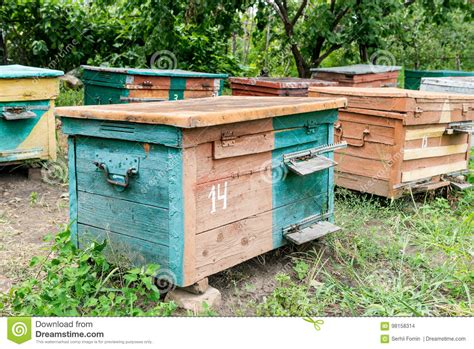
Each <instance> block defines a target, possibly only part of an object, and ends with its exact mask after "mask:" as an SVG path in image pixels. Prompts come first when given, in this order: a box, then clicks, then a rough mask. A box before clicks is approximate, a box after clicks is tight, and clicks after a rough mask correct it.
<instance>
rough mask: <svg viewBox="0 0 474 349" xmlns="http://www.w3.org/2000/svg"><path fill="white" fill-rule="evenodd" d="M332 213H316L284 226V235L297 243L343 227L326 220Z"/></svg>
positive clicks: (302, 242) (299, 243)
mask: <svg viewBox="0 0 474 349" xmlns="http://www.w3.org/2000/svg"><path fill="white" fill-rule="evenodd" d="M329 217H330V214H328V213H326V214H323V215H314V216H310V217H307V218H305V219H303V220H302V221H301V222H299V223H297V224H292V225H290V226H287V227H285V228H283V236H284V237H285V238H286V239H287V240H289V241H291V242H293V243H294V244H296V245H301V244H304V243H306V242H309V241H312V240H315V239H317V238H320V237H322V236H324V235H327V234H329V233H333V232H336V231H339V230H340V229H341V228H340V227H338V226H337V225H334V224H332V223H331V222H328V221H326V219H328V218H329Z"/></svg>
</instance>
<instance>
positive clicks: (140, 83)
mask: <svg viewBox="0 0 474 349" xmlns="http://www.w3.org/2000/svg"><path fill="white" fill-rule="evenodd" d="M83 68H84V75H83V81H84V86H85V88H84V104H86V105H97V104H118V103H140V102H156V101H165V100H180V99H188V98H204V97H215V96H220V95H221V94H222V90H223V88H224V80H225V79H226V78H227V75H226V74H208V73H199V72H192V71H186V70H179V69H169V70H161V69H133V68H106V67H92V66H83Z"/></svg>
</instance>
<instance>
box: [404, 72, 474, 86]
mask: <svg viewBox="0 0 474 349" xmlns="http://www.w3.org/2000/svg"><path fill="white" fill-rule="evenodd" d="M449 76H474V72H466V71H460V70H411V69H405V88H406V89H408V90H419V89H420V86H421V79H422V78H442V77H449Z"/></svg>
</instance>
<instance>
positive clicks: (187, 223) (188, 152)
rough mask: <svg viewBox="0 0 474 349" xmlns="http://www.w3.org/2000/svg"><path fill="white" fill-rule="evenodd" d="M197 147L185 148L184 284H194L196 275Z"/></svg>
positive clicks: (196, 279)
mask: <svg viewBox="0 0 474 349" xmlns="http://www.w3.org/2000/svg"><path fill="white" fill-rule="evenodd" d="M197 168H198V163H197V156H196V148H188V149H183V193H184V197H183V200H184V252H183V255H184V257H183V284H184V285H192V284H193V283H194V282H196V281H199V279H198V278H197V277H196V254H197V252H198V251H197V249H196V234H197V230H196V223H197V213H196V181H197Z"/></svg>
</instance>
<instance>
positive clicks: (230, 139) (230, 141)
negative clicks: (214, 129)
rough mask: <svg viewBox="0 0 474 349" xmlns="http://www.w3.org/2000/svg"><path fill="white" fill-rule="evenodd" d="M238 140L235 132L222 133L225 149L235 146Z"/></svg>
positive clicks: (222, 143)
mask: <svg viewBox="0 0 474 349" xmlns="http://www.w3.org/2000/svg"><path fill="white" fill-rule="evenodd" d="M236 139H237V137H236V136H234V131H222V133H221V145H222V146H223V147H231V146H233V145H235V140H236Z"/></svg>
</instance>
